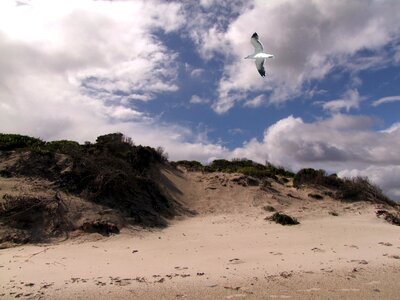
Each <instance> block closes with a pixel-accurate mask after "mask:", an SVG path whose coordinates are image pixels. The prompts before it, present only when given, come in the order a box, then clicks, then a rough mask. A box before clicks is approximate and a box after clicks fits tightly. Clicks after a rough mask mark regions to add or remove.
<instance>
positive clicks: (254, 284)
mask: <svg viewBox="0 0 400 300" xmlns="http://www.w3.org/2000/svg"><path fill="white" fill-rule="evenodd" d="M164 175H165V178H164V180H169V181H170V182H172V183H174V186H175V187H176V189H175V190H174V191H172V190H171V191H170V192H171V193H173V192H175V193H177V194H180V197H181V201H182V202H184V201H186V202H185V205H187V206H189V207H191V208H192V209H193V210H196V211H198V212H199V214H198V215H196V216H193V217H180V218H176V219H175V220H173V221H172V222H171V224H170V226H169V227H168V228H166V229H163V230H143V229H140V228H135V227H132V228H125V229H123V230H122V232H121V234H119V235H114V236H111V237H108V238H105V237H102V236H100V235H98V234H90V235H83V236H80V237H77V238H73V239H69V240H67V241H62V242H57V243H52V244H40V245H24V246H20V247H15V248H9V249H3V250H0V298H1V299H13V298H23V299H28V298H31V299H40V298H43V299H180V298H187V299H236V298H243V299H269V298H271V299H399V297H400V292H399V291H400V281H399V280H398V277H399V274H400V227H399V226H393V225H391V224H389V223H387V222H385V221H384V220H382V219H379V218H377V217H376V215H375V210H376V207H374V206H373V205H370V204H366V203H355V204H343V203H340V202H337V201H334V200H332V199H325V200H323V201H320V200H312V199H309V198H307V197H306V195H307V193H308V192H309V191H308V190H295V189H292V188H290V183H289V184H288V185H287V186H283V185H282V186H279V185H273V187H274V189H275V190H276V191H278V193H275V192H265V193H264V192H260V189H259V188H258V187H245V188H243V187H239V186H233V185H232V186H230V183H229V182H228V183H227V185H226V186H223V185H221V184H220V183H215V182H214V183H213V180H214V181H216V180H220V179H215V178H214V177H209V176H208V177H204V176H203V177H202V175H200V174H195V173H189V174H187V173H184V174H181V175H179V174H178V175H179V176H178V177H176V174H170V173H168V172H166V173H165V174H164ZM213 176H214V175H213ZM218 176H222V175H218ZM224 176H225V175H224ZM213 178H214V179H213ZM207 187H212V188H211V189H210V188H207ZM283 192H285V193H286V198H285V197H283V196H282V194H283ZM289 192H290V194H291V195H292V196H294V198H293V197H288V196H287V193H289ZM296 197H298V198H299V199H297V198H296ZM289 198H290V199H289ZM284 199H289V200H284ZM226 203H229V205H227V204H226ZM266 204H270V205H274V207H277V208H279V209H280V210H284V211H285V212H290V213H291V214H293V215H295V216H296V217H297V218H298V219H299V221H300V224H299V225H295V226H282V225H279V224H275V223H273V222H270V221H267V220H265V217H266V216H268V215H270V214H271V213H268V212H266V211H265V210H263V209H262V207H263V206H264V205H266ZM333 210H334V211H336V212H338V216H333V215H331V214H329V212H332V211H333Z"/></svg>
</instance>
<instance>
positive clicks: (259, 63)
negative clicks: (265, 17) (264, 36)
mask: <svg viewBox="0 0 400 300" xmlns="http://www.w3.org/2000/svg"><path fill="white" fill-rule="evenodd" d="M250 41H251V44H252V45H253V46H254V53H253V54H251V55H248V56H246V57H245V58H248V59H254V60H255V61H256V68H257V71H258V73H260V75H261V76H262V77H265V69H264V61H265V59H266V58H273V57H274V56H273V55H272V54H268V53H265V52H264V47H263V45H262V44H261V42H260V41H259V39H258V34H257V32H254V33H253V35H252V36H251V39H250Z"/></svg>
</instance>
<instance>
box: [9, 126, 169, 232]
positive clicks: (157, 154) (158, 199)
mask: <svg viewBox="0 0 400 300" xmlns="http://www.w3.org/2000/svg"><path fill="white" fill-rule="evenodd" d="M25 140H28V141H30V140H29V139H25ZM25 144H26V143H25ZM58 152H62V153H64V154H65V155H63V156H60V155H59V154H58ZM165 159H166V157H165V154H164V152H163V151H161V149H158V150H157V149H154V148H151V147H146V146H140V145H139V146H135V145H134V144H133V142H132V140H130V139H128V138H126V137H124V136H123V135H122V134H120V133H112V134H107V135H102V136H99V137H98V138H97V140H96V143H94V144H91V143H86V144H84V145H79V144H78V143H76V142H72V141H55V142H49V143H44V142H42V144H41V146H40V147H39V151H31V152H29V153H28V154H27V155H24V156H21V157H20V159H19V161H18V162H16V163H15V164H14V165H13V166H11V167H9V168H7V170H6V171H8V172H10V173H11V174H18V175H24V176H32V177H41V178H45V179H47V180H50V181H53V182H54V184H55V185H57V186H58V187H59V188H61V189H63V190H65V191H68V192H71V193H74V194H79V195H82V196H84V197H86V198H88V199H89V200H91V201H93V202H96V203H99V204H101V205H104V206H108V207H110V208H114V209H118V210H120V211H121V212H122V213H123V214H124V215H125V216H127V217H129V218H132V219H134V222H136V223H140V224H143V225H147V226H165V225H166V222H165V218H168V217H172V216H174V215H175V213H176V210H175V208H176V207H177V206H176V205H175V204H174V203H173V202H172V201H171V200H170V199H169V198H167V197H166V196H165V195H164V194H163V192H162V191H161V190H160V188H159V187H158V185H157V183H156V182H155V181H153V180H152V179H151V178H150V172H149V170H150V169H151V167H152V165H154V164H156V163H164V161H165Z"/></svg>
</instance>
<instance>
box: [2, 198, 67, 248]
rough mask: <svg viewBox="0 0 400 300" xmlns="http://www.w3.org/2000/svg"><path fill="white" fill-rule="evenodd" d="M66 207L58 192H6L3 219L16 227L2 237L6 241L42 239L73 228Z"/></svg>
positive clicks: (22, 241) (25, 241)
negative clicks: (39, 194) (41, 194)
mask: <svg viewBox="0 0 400 300" xmlns="http://www.w3.org/2000/svg"><path fill="white" fill-rule="evenodd" d="M65 212H66V206H65V203H64V202H63V201H62V199H61V198H60V197H59V195H58V194H56V195H54V197H40V198H38V197H31V196H17V197H15V196H10V195H4V197H3V201H2V205H1V207H0V220H1V222H2V223H3V224H5V225H7V226H9V227H11V228H13V229H15V230H8V231H7V232H6V234H3V235H1V236H0V244H1V243H3V242H14V243H27V242H39V241H42V240H43V237H46V238H49V237H52V236H58V235H60V234H62V233H65V232H68V231H69V230H72V229H73V228H72V224H70V222H69V220H68V218H67V217H66V214H65Z"/></svg>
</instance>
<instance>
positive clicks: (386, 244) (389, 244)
mask: <svg viewBox="0 0 400 300" xmlns="http://www.w3.org/2000/svg"><path fill="white" fill-rule="evenodd" d="M378 244H379V245H383V246H388V247H390V246H393V244H391V243H388V242H380V243H378Z"/></svg>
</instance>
